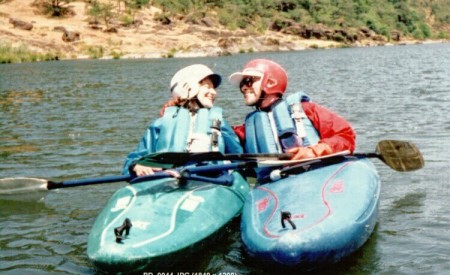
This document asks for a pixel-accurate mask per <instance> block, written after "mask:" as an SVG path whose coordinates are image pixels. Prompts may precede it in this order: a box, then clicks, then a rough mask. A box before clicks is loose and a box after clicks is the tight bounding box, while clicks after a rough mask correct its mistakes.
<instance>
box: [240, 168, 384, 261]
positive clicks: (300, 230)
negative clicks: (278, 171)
mask: <svg viewBox="0 0 450 275" xmlns="http://www.w3.org/2000/svg"><path fill="white" fill-rule="evenodd" d="M379 195H380V180H379V176H378V174H377V172H376V170H375V167H374V166H373V164H372V163H371V162H370V161H369V160H368V159H360V160H348V161H344V162H342V163H338V164H333V165H327V166H324V167H320V168H316V169H312V170H310V171H307V172H304V173H301V174H298V175H295V176H291V177H288V178H285V179H281V180H279V181H276V182H273V183H269V184H265V185H261V186H258V187H256V188H255V189H254V190H252V191H251V192H250V195H249V196H248V197H247V200H246V203H245V205H244V209H243V212H242V221H241V237H242V241H243V243H244V247H245V250H246V252H247V253H248V254H249V255H250V256H251V257H252V258H254V259H256V260H258V261H262V262H265V263H270V264H279V265H281V266H286V267H303V268H305V269H314V268H318V267H321V266H323V265H327V264H332V263H336V262H338V261H340V260H341V259H342V258H344V257H346V256H348V255H349V254H351V253H353V252H354V251H356V250H357V249H358V248H359V247H361V246H362V245H363V244H364V243H365V242H366V241H367V240H368V238H369V237H370V235H371V234H372V232H373V229H374V227H375V223H376V218H377V214H378V205H379ZM282 212H284V213H285V218H286V212H289V214H290V221H291V222H292V223H293V225H291V224H290V223H289V221H288V219H284V226H285V227H284V228H283V224H282ZM294 226H295V229H294Z"/></svg>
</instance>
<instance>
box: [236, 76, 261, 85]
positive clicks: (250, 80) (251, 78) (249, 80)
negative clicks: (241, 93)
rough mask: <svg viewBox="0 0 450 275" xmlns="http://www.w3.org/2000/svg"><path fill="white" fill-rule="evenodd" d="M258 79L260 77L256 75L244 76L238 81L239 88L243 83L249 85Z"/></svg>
mask: <svg viewBox="0 0 450 275" xmlns="http://www.w3.org/2000/svg"><path fill="white" fill-rule="evenodd" d="M259 79H260V77H257V76H247V77H244V78H243V79H242V80H241V83H239V88H242V87H243V86H244V85H245V86H247V87H251V86H252V85H253V83H255V82H256V81H258V80H259Z"/></svg>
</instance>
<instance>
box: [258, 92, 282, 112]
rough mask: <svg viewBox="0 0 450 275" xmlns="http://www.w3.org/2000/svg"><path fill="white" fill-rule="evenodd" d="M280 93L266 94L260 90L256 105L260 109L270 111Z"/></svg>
mask: <svg viewBox="0 0 450 275" xmlns="http://www.w3.org/2000/svg"><path fill="white" fill-rule="evenodd" d="M281 96H282V95H281V94H279V93H276V94H266V92H264V91H262V93H261V97H260V99H259V101H258V103H257V104H256V107H257V108H258V109H260V110H261V111H270V109H271V108H272V105H273V104H274V103H275V102H277V101H278V100H279V99H280V98H281Z"/></svg>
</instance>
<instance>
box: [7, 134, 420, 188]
mask: <svg viewBox="0 0 450 275" xmlns="http://www.w3.org/2000/svg"><path fill="white" fill-rule="evenodd" d="M286 156H287V155H285V154H282V155H281V157H282V158H286ZM279 157H280V155H278V154H235V155H224V154H221V153H219V152H211V153H173V152H171V153H156V154H151V155H148V156H146V157H144V158H142V159H141V160H139V161H138V163H139V164H146V165H149V166H152V165H154V166H158V164H159V165H165V166H167V167H169V166H172V167H173V166H177V165H178V166H181V165H183V164H186V163H192V162H194V161H195V162H197V163H199V162H203V161H212V160H214V161H217V160H240V161H243V162H237V163H231V164H217V165H214V164H208V165H205V166H198V167H184V168H179V169H178V170H179V173H180V175H181V177H183V178H188V177H191V178H192V179H197V180H209V181H211V182H214V183H218V182H217V181H215V180H214V179H213V178H208V177H206V178H205V177H202V176H193V174H196V173H207V172H213V171H223V170H236V169H247V168H256V167H258V168H262V167H280V166H288V165H296V164H297V165H298V164H303V165H304V166H305V165H310V164H311V163H317V162H324V163H325V162H334V161H337V160H341V159H342V158H349V157H353V158H378V159H380V160H381V161H383V162H384V163H385V164H386V165H388V166H389V167H391V168H392V169H394V170H396V171H400V172H405V171H414V170H417V169H420V168H422V167H423V166H424V160H423V157H422V154H421V153H420V151H419V149H418V148H417V147H416V146H415V145H414V144H412V143H410V142H406V141H398V140H382V141H380V142H379V143H378V144H377V147H376V151H375V152H373V153H354V154H349V152H348V151H344V152H340V153H337V154H333V155H327V156H322V157H318V158H311V159H302V160H279ZM170 176H173V175H171V174H168V173H165V172H158V173H155V174H154V175H149V176H145V177H132V176H108V177H100V178H88V179H79V180H68V181H62V182H53V181H48V180H44V179H35V178H6V179H0V195H14V194H26V193H33V192H39V191H47V190H52V189H58V188H66V187H74V186H81V185H92V184H99V183H111V182H120V181H129V182H130V183H131V184H133V183H138V182H141V181H147V180H155V179H159V178H164V177H170ZM224 184H227V183H224Z"/></svg>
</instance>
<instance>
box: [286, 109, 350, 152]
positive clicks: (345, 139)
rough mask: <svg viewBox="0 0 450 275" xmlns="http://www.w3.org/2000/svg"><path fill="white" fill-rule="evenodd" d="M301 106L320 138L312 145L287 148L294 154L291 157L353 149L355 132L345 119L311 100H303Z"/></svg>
mask: <svg viewBox="0 0 450 275" xmlns="http://www.w3.org/2000/svg"><path fill="white" fill-rule="evenodd" d="M302 106H303V110H304V111H305V114H306V116H307V117H308V118H309V119H310V120H311V122H312V123H313V125H314V127H315V128H316V129H317V131H318V133H319V135H320V140H319V143H318V144H315V145H312V146H308V147H298V148H293V149H291V150H288V153H291V154H294V157H293V159H302V158H311V157H318V156H324V155H328V154H332V153H337V152H340V151H345V150H349V151H350V152H353V151H354V150H355V146H356V145H355V144H356V134H355V131H354V130H353V128H352V126H351V125H350V123H349V122H348V121H347V120H345V119H344V118H343V117H341V116H339V115H337V114H335V113H333V112H332V111H330V110H328V109H327V108H325V107H323V106H320V105H318V104H315V103H312V102H303V103H302Z"/></svg>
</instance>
